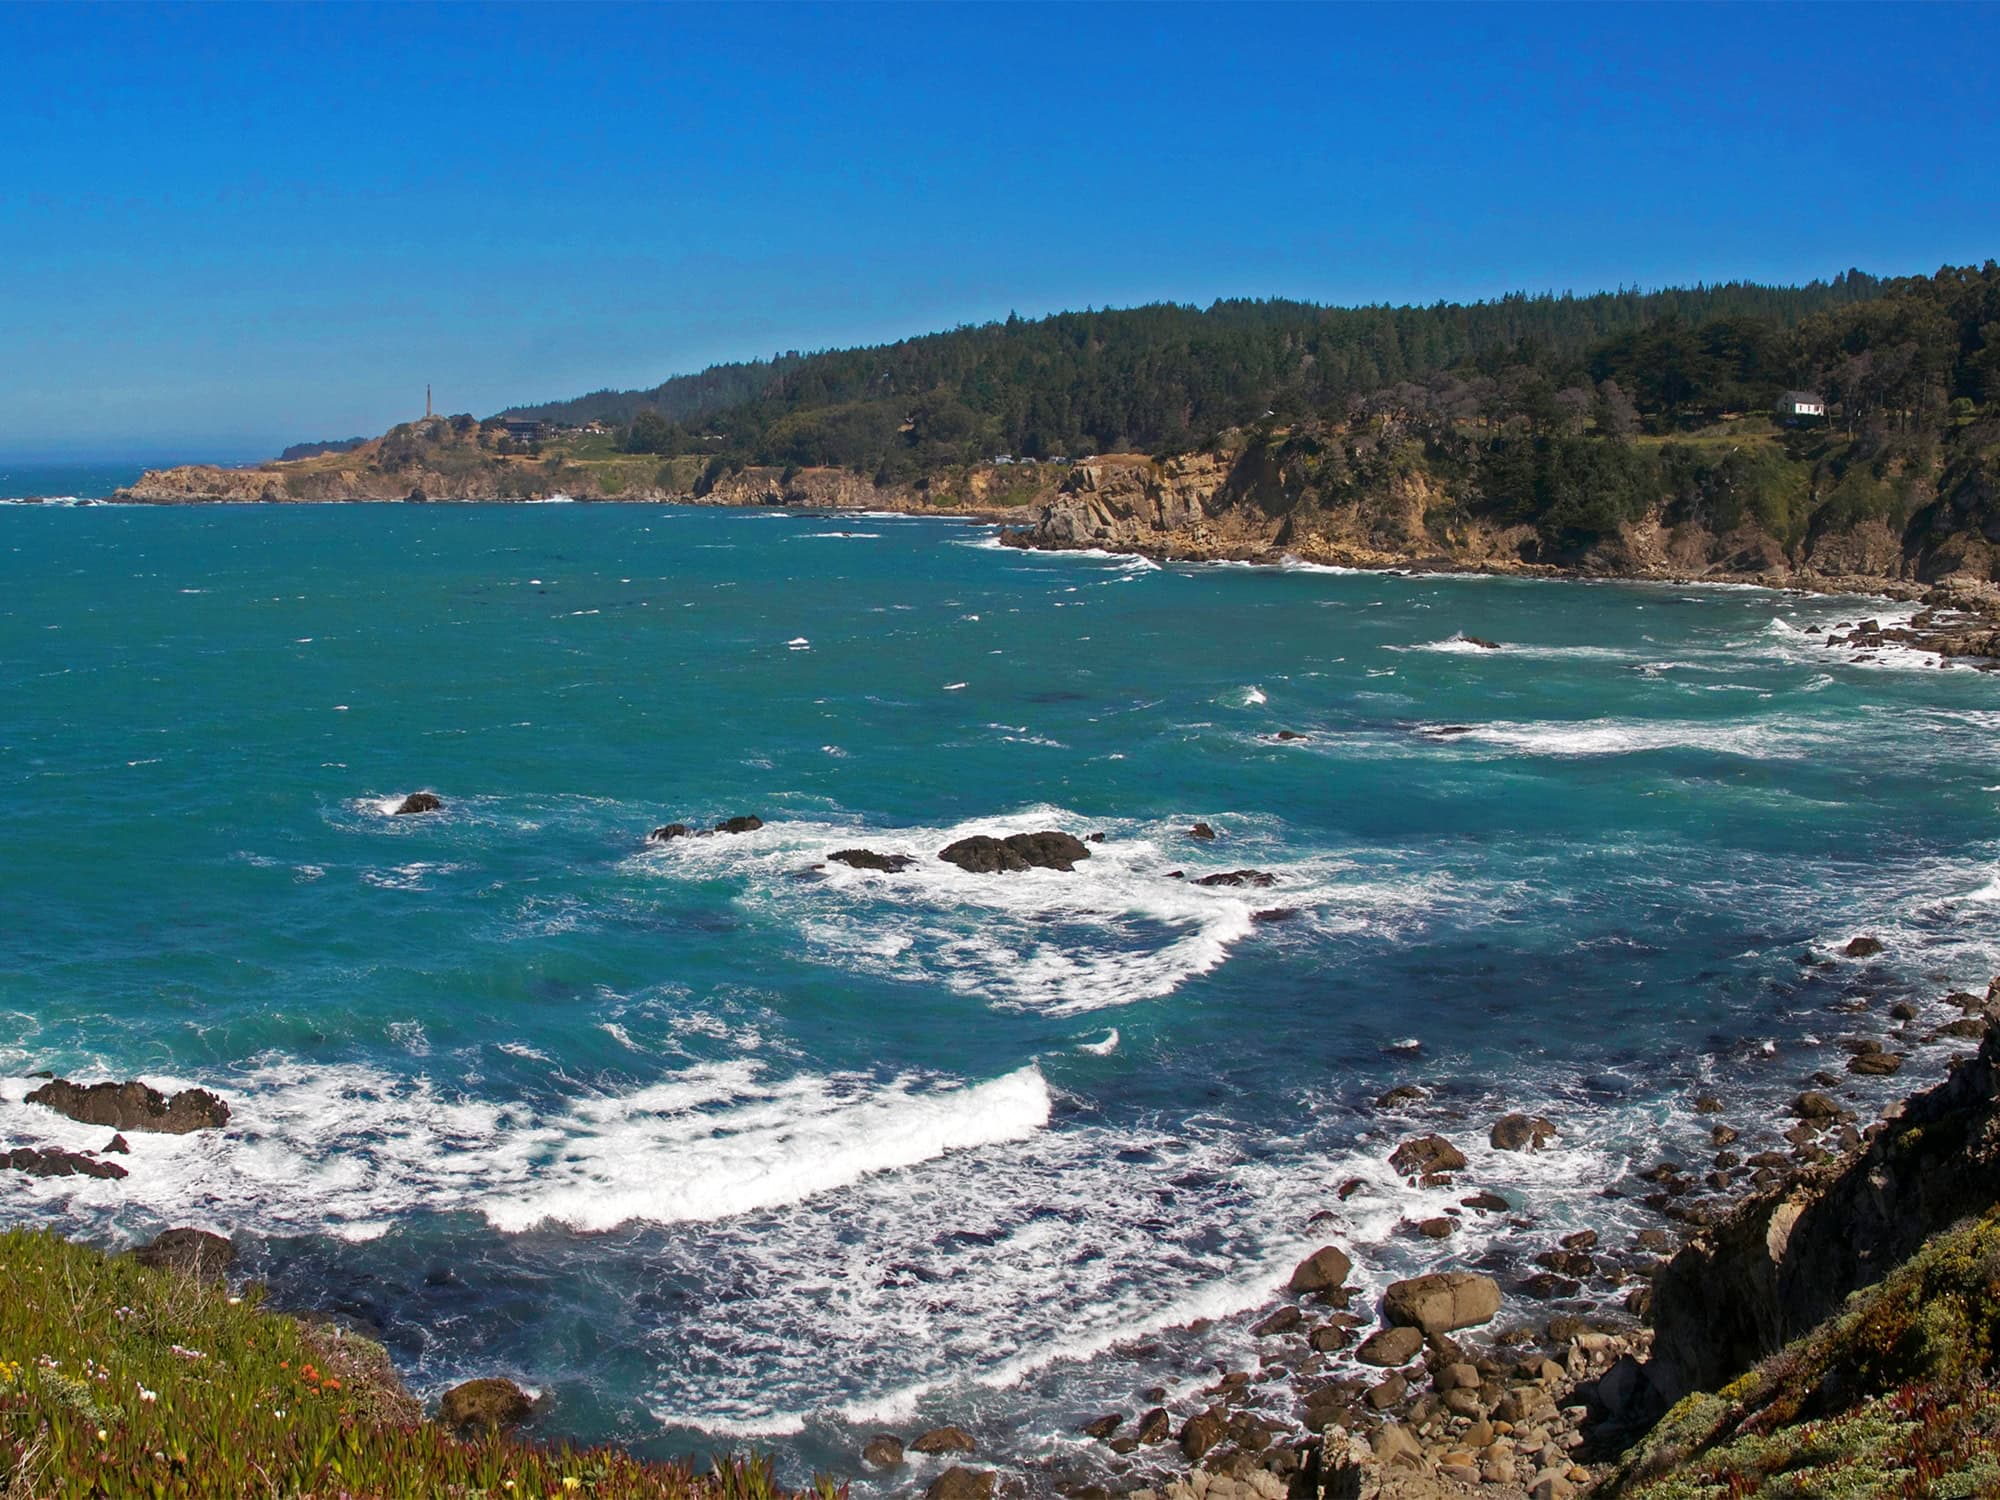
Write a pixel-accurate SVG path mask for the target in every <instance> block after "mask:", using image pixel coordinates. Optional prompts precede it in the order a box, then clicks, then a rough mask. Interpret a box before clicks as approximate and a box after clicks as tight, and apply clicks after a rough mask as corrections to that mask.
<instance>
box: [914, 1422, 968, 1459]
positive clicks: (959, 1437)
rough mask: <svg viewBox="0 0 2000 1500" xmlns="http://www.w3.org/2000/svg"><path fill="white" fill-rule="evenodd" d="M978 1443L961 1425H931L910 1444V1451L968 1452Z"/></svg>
mask: <svg viewBox="0 0 2000 1500" xmlns="http://www.w3.org/2000/svg"><path fill="white" fill-rule="evenodd" d="M977 1446H978V1445H977V1444H976V1443H974V1442H973V1441H972V1434H971V1433H969V1432H967V1431H966V1430H965V1429H964V1428H963V1427H933V1428H932V1429H931V1430H930V1431H929V1432H926V1433H924V1434H923V1435H922V1436H920V1437H918V1438H916V1439H915V1440H914V1441H913V1442H912V1443H911V1444H910V1451H911V1452H912V1453H970V1452H971V1451H972V1450H973V1449H974V1448H975V1447H977Z"/></svg>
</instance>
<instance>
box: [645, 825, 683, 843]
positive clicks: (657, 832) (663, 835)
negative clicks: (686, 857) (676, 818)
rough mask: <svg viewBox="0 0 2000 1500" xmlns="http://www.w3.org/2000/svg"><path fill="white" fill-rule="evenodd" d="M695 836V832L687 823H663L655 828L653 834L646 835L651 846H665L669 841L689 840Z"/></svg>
mask: <svg viewBox="0 0 2000 1500" xmlns="http://www.w3.org/2000/svg"><path fill="white" fill-rule="evenodd" d="M693 834H694V830H693V829H692V828H690V827H688V826H687V824H685V823H662V824H661V825H660V826H659V827H658V828H655V829H654V830H653V831H652V832H651V833H649V834H647V835H646V842H647V843H649V844H664V843H666V842H667V840H669V839H684V838H689V837H691V836H692V835H693Z"/></svg>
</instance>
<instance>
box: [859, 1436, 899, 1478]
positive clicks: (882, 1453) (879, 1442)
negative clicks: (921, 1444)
mask: <svg viewBox="0 0 2000 1500" xmlns="http://www.w3.org/2000/svg"><path fill="white" fill-rule="evenodd" d="M861 1461H862V1462H863V1463H864V1464H872V1465H874V1466H875V1467H876V1468H878V1469H894V1468H900V1467H901V1466H902V1462H903V1440H902V1439H901V1438H899V1437H897V1436H895V1434H893V1433H888V1432H878V1433H876V1434H875V1436H873V1437H872V1438H870V1439H869V1440H868V1441H867V1442H866V1443H864V1444H863V1445H862V1447H861Z"/></svg>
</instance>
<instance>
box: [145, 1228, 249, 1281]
mask: <svg viewBox="0 0 2000 1500" xmlns="http://www.w3.org/2000/svg"><path fill="white" fill-rule="evenodd" d="M132 1259H134V1260H136V1261H137V1262H139V1264H140V1265H142V1266H151V1267H152V1268H153V1269H154V1270H156V1271H179V1272H181V1273H182V1274H183V1275H187V1276H193V1277H196V1278H198V1279H199V1280H202V1281H220V1280H221V1279H222V1273H223V1272H224V1271H227V1270H228V1269H229V1268H230V1267H231V1266H233V1265H235V1264H236V1247H235V1246H234V1245H232V1244H231V1243H230V1242H229V1241H228V1240H226V1239H224V1238H223V1237H222V1236H221V1235H219V1234H210V1233H209V1232H208V1231H207V1230H206V1229H169V1230H168V1231H167V1232H166V1233H164V1234H162V1235H159V1236H157V1237H156V1238H155V1239H154V1240H153V1242H152V1243H151V1244H150V1245H142V1246H141V1247H140V1248H139V1249H137V1250H134V1251H133V1252H132Z"/></svg>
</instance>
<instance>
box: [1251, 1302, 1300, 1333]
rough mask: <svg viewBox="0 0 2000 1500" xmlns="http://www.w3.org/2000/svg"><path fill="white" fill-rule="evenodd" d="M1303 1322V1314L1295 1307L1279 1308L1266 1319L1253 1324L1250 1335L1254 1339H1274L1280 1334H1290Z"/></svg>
mask: <svg viewBox="0 0 2000 1500" xmlns="http://www.w3.org/2000/svg"><path fill="white" fill-rule="evenodd" d="M1303 1322H1305V1314H1303V1313H1301V1312H1300V1311H1299V1310H1298V1309H1297V1308H1296V1307H1281V1308H1279V1309H1278V1310H1277V1311H1276V1312H1274V1313H1272V1314H1271V1315H1270V1316H1269V1317H1268V1318H1265V1319H1263V1320H1262V1321H1260V1322H1258V1323H1256V1324H1253V1325H1252V1326H1251V1329H1250V1333H1251V1335H1252V1337H1255V1338H1260V1339H1268V1338H1274V1337H1276V1336H1277V1335H1278V1334H1281V1333H1290V1332H1291V1331H1292V1330H1293V1329H1294V1328H1297V1327H1298V1326H1299V1325H1300V1324H1301V1323H1303Z"/></svg>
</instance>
